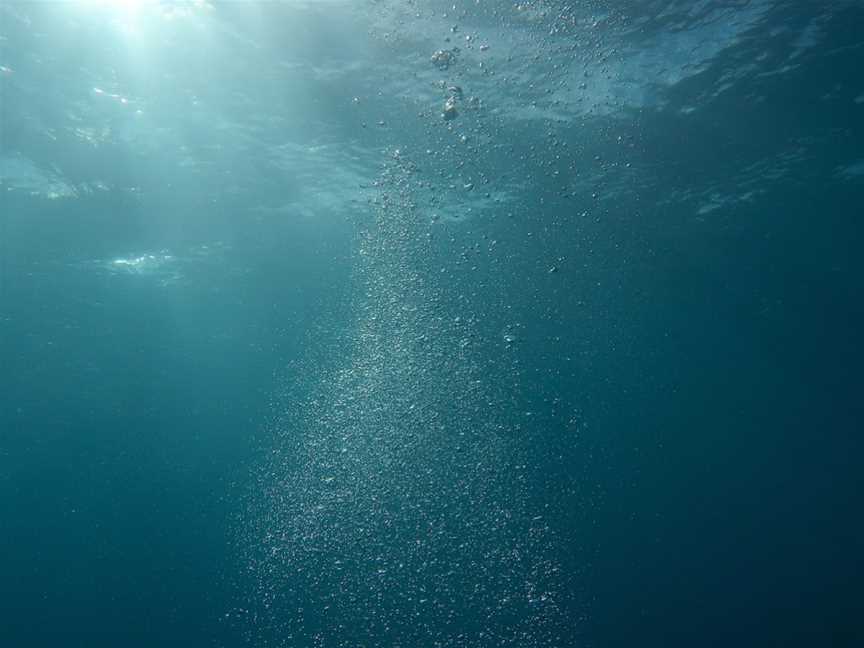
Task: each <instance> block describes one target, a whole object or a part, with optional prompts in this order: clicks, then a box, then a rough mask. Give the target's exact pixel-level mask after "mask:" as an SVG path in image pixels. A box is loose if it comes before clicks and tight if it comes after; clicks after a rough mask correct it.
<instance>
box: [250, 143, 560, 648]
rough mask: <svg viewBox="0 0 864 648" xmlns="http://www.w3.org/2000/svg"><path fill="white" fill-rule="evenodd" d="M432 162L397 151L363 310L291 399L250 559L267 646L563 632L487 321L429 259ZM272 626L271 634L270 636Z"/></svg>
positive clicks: (374, 235) (360, 260) (543, 639)
mask: <svg viewBox="0 0 864 648" xmlns="http://www.w3.org/2000/svg"><path fill="white" fill-rule="evenodd" d="M415 168H416V165H415V164H414V163H413V162H412V161H410V160H409V158H408V156H407V155H406V154H405V153H403V152H399V151H397V152H395V153H393V154H392V155H391V156H390V159H389V160H388V162H387V164H386V165H385V167H384V169H383V170H382V174H381V178H380V180H379V182H378V187H379V189H380V191H381V192H382V197H383V199H382V200H381V201H379V203H378V204H377V206H376V208H375V214H374V219H373V221H372V222H370V223H369V224H368V226H367V227H365V228H364V229H363V231H362V232H361V233H360V240H359V242H358V250H357V262H356V274H355V277H354V282H355V285H354V286H353V290H352V292H353V294H354V297H353V300H354V301H353V312H354V319H353V323H352V325H351V326H350V327H349V329H348V330H346V331H344V333H343V334H342V335H341V336H340V341H339V344H338V352H336V353H334V354H333V356H332V357H329V358H324V359H322V360H321V361H318V362H317V363H316V366H315V367H310V368H309V369H310V371H315V372H316V373H317V374H318V378H317V379H316V381H315V384H314V385H313V386H311V387H310V388H309V389H308V391H307V393H306V395H305V397H303V398H302V399H300V400H298V401H296V402H293V403H290V404H288V405H286V406H285V409H284V412H283V415H282V417H281V420H280V421H279V423H278V426H277V427H278V430H279V432H278V439H277V446H276V448H275V449H274V451H273V453H272V455H271V459H270V461H269V462H268V466H267V469H266V470H265V471H264V472H263V473H262V477H261V489H262V493H263V497H261V498H260V499H259V502H258V505H257V510H256V515H255V516H254V517H255V524H254V526H253V528H252V529H250V532H251V533H252V534H253V535H255V537H253V538H250V540H251V541H252V542H251V543H250V546H252V547H254V548H255V551H254V552H253V554H252V555H250V567H251V568H252V571H253V574H254V575H255V577H256V579H257V581H258V585H257V588H258V592H259V596H260V597H261V599H262V601H261V605H260V606H259V608H258V610H257V612H255V614H254V626H255V631H256V632H257V633H262V632H263V633H264V635H266V636H267V637H269V639H268V641H270V642H272V643H268V644H266V645H322V646H325V645H326V646H358V645H367V646H369V645H387V646H396V645H401V646H415V645H428V646H442V647H443V646H486V645H489V646H557V645H562V642H563V639H562V635H561V633H562V632H564V623H563V620H562V618H561V617H562V613H561V609H560V606H559V597H560V596H561V594H562V593H561V591H560V579H559V573H558V567H557V566H556V563H555V561H554V558H553V556H552V553H551V552H550V551H549V546H548V545H549V541H548V537H547V534H548V529H547V527H546V522H545V520H544V519H543V516H542V515H538V514H537V511H532V510H530V508H529V506H528V504H527V500H526V498H525V494H524V492H523V488H524V485H523V484H522V483H521V482H520V481H519V480H518V479H516V478H515V476H516V475H517V474H518V467H517V466H515V465H514V462H515V461H516V459H515V456H514V454H513V448H512V443H513V441H512V431H511V430H510V429H509V428H508V426H509V422H508V420H507V415H506V412H505V410H506V405H507V403H506V400H507V395H506V393H505V392H506V390H505V389H504V388H503V387H502V385H503V384H504V382H505V381H497V380H496V379H495V377H494V376H490V375H487V373H486V371H487V368H486V367H485V366H484V363H483V362H482V360H481V358H480V357H479V354H478V352H477V351H476V350H475V349H474V346H473V345H472V343H471V340H472V339H473V338H474V336H475V334H476V333H475V331H474V328H475V321H474V319H473V318H471V317H464V318H463V317H460V316H458V315H456V316H454V315H453V309H452V299H451V298H450V297H449V296H448V295H447V294H446V290H445V287H444V286H442V285H441V281H440V280H439V279H438V278H437V277H436V276H435V275H436V273H435V272H434V270H433V268H431V267H430V266H429V265H427V264H425V263H424V262H423V259H424V258H427V257H428V256H429V255H430V249H429V246H430V245H431V243H430V240H429V238H428V237H426V236H424V233H425V232H427V231H428V228H429V224H428V222H427V221H426V220H425V219H422V218H420V217H419V216H418V213H417V212H418V207H417V205H416V203H415V202H414V198H413V195H412V179H411V178H412V175H413V174H414V169H415ZM259 639H260V637H259Z"/></svg>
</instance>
